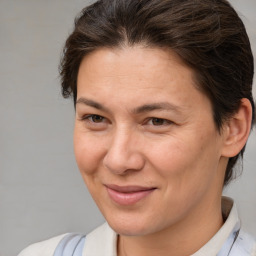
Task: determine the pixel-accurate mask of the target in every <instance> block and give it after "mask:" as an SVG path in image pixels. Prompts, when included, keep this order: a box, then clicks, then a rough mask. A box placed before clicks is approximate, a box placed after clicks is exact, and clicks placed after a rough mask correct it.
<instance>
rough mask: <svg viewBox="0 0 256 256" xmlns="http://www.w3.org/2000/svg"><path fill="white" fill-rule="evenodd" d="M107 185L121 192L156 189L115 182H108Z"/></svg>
mask: <svg viewBox="0 0 256 256" xmlns="http://www.w3.org/2000/svg"><path fill="white" fill-rule="evenodd" d="M105 186H106V187H107V188H109V189H112V190H115V191H117V192H121V193H131V192H139V191H146V190H153V189H156V188H155V187H144V186H137V185H128V186H118V185H115V184H106V185H105Z"/></svg>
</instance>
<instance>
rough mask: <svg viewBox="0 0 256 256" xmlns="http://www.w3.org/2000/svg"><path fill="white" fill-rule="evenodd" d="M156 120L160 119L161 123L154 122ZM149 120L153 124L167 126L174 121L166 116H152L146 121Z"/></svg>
mask: <svg viewBox="0 0 256 256" xmlns="http://www.w3.org/2000/svg"><path fill="white" fill-rule="evenodd" d="M154 121H160V122H161V124H153V122H154ZM148 122H151V123H152V125H153V126H166V125H170V124H172V123H173V122H172V121H169V120H166V119H164V118H158V117H151V118H149V119H148V120H147V122H146V123H148Z"/></svg>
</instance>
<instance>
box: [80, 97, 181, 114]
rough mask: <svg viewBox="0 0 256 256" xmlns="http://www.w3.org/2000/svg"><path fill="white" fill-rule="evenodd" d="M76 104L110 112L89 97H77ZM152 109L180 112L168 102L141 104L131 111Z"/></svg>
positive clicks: (137, 111)
mask: <svg viewBox="0 0 256 256" xmlns="http://www.w3.org/2000/svg"><path fill="white" fill-rule="evenodd" d="M76 104H84V105H87V106H90V107H93V108H96V109H98V110H102V111H104V112H108V113H110V112H111V111H110V110H109V109H108V108H106V107H105V106H103V105H102V104H100V103H98V102H96V101H94V100H90V99H87V98H83V97H82V98H79V99H78V100H77V101H76ZM154 110H171V111H174V112H178V113H180V112H181V107H179V106H177V105H174V104H171V103H169V102H158V103H150V104H145V105H142V106H140V107H137V108H134V109H133V110H132V111H131V112H132V113H134V114H142V113H146V112H151V111H154Z"/></svg>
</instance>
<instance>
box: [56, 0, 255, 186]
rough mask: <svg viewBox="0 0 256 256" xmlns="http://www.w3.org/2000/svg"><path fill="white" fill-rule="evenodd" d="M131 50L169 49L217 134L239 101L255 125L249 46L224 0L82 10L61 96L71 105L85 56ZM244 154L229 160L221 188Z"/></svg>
mask: <svg viewBox="0 0 256 256" xmlns="http://www.w3.org/2000/svg"><path fill="white" fill-rule="evenodd" d="M136 44H143V45H146V46H150V47H164V48H169V49H172V50H173V51H175V52H176V53H177V54H178V55H179V56H180V57H181V59H182V60H183V61H184V63H186V64H187V65H188V66H189V67H191V68H192V69H193V70H194V74H195V81H196V83H197V86H198V88H199V89H200V90H201V91H203V92H204V93H205V94H206V95H207V96H208V97H209V99H210V101H211V103H212V108H213V117H214V121H215V124H216V127H217V129H218V130H219V132H221V127H222V124H223V122H224V121H225V120H227V119H228V118H229V117H231V116H232V115H233V114H234V113H235V112H236V111H237V110H238V108H239V105H240V102H241V99H242V98H247V99H249V100H250V102H251V104H252V108H253V119H254V112H255V110H254V101H253V96H252V82H253V73H254V64H253V56H252V51H251V46H250V42H249V39H248V36H247V33H246V30H245V27H244V24H243V22H242V21H241V19H240V18H239V16H238V14H237V13H236V11H235V10H234V9H233V7H232V6H231V5H230V4H229V3H228V2H227V1H226V0H99V1H97V2H95V3H94V4H92V5H90V6H88V7H86V8H85V9H83V10H82V12H81V13H80V15H79V16H78V17H77V18H76V20H75V27H74V31H73V32H72V34H71V35H70V36H69V37H68V39H67V41H66V44H65V47H64V54H63V58H62V60H61V64H60V75H61V82H62V94H63V96H64V97H65V98H66V97H69V96H71V95H72V96H73V99H74V103H75V102H76V97H77V87H76V86H77V74H78V69H79V66H80V63H81V60H82V58H83V57H84V56H85V55H86V54H88V53H89V52H91V51H94V50H96V49H98V48H102V47H109V48H116V47H123V46H133V45H136ZM252 122H253V120H252ZM203 125H204V124H202V126H203ZM244 149H245V148H243V149H242V150H241V152H240V153H239V154H238V155H237V156H235V157H232V158H230V159H229V162H228V166H227V169H226V174H225V180H224V185H226V184H228V182H229V181H230V180H231V179H232V174H233V166H234V165H235V163H236V161H237V159H238V158H239V156H241V157H242V156H243V152H244ZM198 157H200V156H198Z"/></svg>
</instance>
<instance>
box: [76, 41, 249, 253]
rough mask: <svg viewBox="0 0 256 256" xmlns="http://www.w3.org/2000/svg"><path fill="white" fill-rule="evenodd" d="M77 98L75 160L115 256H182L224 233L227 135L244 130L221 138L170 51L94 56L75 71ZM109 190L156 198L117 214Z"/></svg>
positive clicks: (119, 207)
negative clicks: (135, 189)
mask: <svg viewBox="0 0 256 256" xmlns="http://www.w3.org/2000/svg"><path fill="white" fill-rule="evenodd" d="M77 92H78V93H77V104H76V120H75V129H74V148H75V156H76V160H77V164H78V167H79V169H80V172H81V175H82V177H83V179H84V181H85V183H86V185H87V187H88V189H89V191H90V193H91V195H92V197H93V198H94V200H95V202H96V204H97V205H98V207H99V209H100V210H101V212H102V214H103V215H104V217H105V218H106V220H107V221H108V223H109V225H110V226H111V227H112V228H113V229H114V230H115V231H116V232H117V233H118V234H120V235H119V239H118V256H124V255H135V256H136V255H140V256H143V255H147V256H150V255H160V256H161V255H166V253H167V252H170V251H171V252H172V256H185V255H186V256H187V255H191V254H193V253H194V252H196V251H197V250H198V249H200V248H201V247H202V246H203V245H204V244H205V243H206V242H207V241H208V240H210V238H211V237H212V236H213V235H214V234H215V233H216V232H217V231H218V229H219V228H220V227H221V225H222V224H223V220H222V215H221V193H222V185H223V179H224V172H225V168H226V165H227V161H228V157H230V156H232V155H233V154H235V153H236V152H231V151H230V150H229V147H230V148H231V146H232V143H233V140H232V139H231V136H230V135H231V134H232V135H235V134H237V133H238V131H240V130H239V129H233V128H232V127H231V126H229V125H226V126H224V128H223V132H222V133H219V132H218V131H217V129H216V126H215V124H214V121H213V115H212V107H211V103H210V101H209V99H208V98H207V97H206V96H205V95H204V94H203V93H201V92H200V91H199V90H198V89H196V86H195V82H194V80H193V71H192V70H191V69H190V68H188V67H187V66H185V65H184V64H183V63H182V61H181V60H180V59H179V57H178V56H177V55H176V54H175V53H173V52H172V51H169V50H163V49H158V48H153V49H152V48H146V47H143V46H135V47H132V48H131V47H125V48H122V49H99V50H96V51H94V52H92V53H90V54H89V55H87V56H86V57H85V58H84V59H83V61H82V62H81V65H80V68H79V73H78V82H77ZM246 104H247V103H246ZM247 105H248V104H247ZM244 109H245V111H244V113H246V114H247V115H249V114H250V113H249V112H248V111H247V109H248V108H247V107H245V108H244ZM246 111H247V112H248V113H247V112H246ZM248 120H249V117H248ZM248 122H249V121H248ZM238 123H239V122H238V121H237V122H236V123H235V125H236V124H238ZM230 127H231V128H230ZM246 131H247V135H245V136H244V137H245V139H244V140H246V136H248V128H247V130H246ZM233 137H234V136H233ZM233 137H232V138H233ZM237 141H238V139H237ZM244 143H245V142H244ZM237 144H238V143H237ZM239 145H240V144H239ZM240 147H241V146H237V150H239V148H240ZM232 150H233V151H235V150H234V149H232ZM238 152H239V151H238ZM109 184H114V185H118V186H122V187H123V186H142V187H147V188H153V189H152V191H151V192H150V193H149V194H148V195H147V196H145V197H143V198H142V199H141V200H139V201H138V202H136V203H133V204H127V205H122V204H119V203H116V202H115V201H114V200H113V198H111V196H110V195H109V193H108V188H107V186H108V185H109ZM184 244H185V245H186V246H184Z"/></svg>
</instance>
